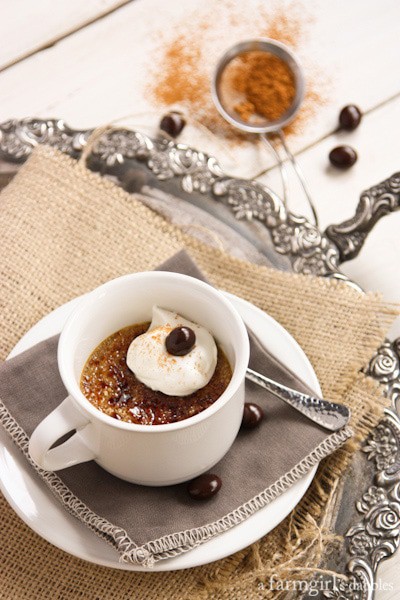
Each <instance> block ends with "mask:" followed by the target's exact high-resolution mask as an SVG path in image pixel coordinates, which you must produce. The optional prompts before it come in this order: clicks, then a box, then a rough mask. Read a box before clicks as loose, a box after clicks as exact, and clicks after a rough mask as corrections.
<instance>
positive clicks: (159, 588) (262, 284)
mask: <svg viewBox="0 0 400 600" xmlns="http://www.w3.org/2000/svg"><path fill="white" fill-rule="evenodd" d="M0 206H1V210H0V226H1V231H2V245H1V260H0V271H1V291H0V306H1V314H0V324H1V332H2V334H1V347H0V350H1V358H5V357H6V355H7V353H8V352H9V351H10V350H11V348H12V347H13V345H14V344H15V343H16V342H17V340H18V339H19V338H20V337H21V335H23V333H24V332H25V331H27V329H29V327H30V326H32V325H33V324H34V323H35V322H36V321H37V320H38V319H39V318H41V317H42V316H44V315H45V314H46V313H48V312H49V311H51V310H52V309H54V308H55V307H56V306H58V305H60V304H62V303H63V302H65V301H67V300H70V299H71V298H73V297H75V296H76V295H77V294H81V293H83V292H85V291H87V290H89V289H91V288H93V287H95V286H96V285H99V284H100V283H102V282H104V281H106V280H108V279H111V278H113V277H116V276H118V275H121V274H124V273H128V272H132V271H139V270H144V269H152V268H154V267H155V266H156V265H157V264H159V263H160V262H162V261H163V260H165V259H167V258H168V257H170V256H171V255H172V254H173V253H174V252H176V251H177V250H178V249H180V248H182V247H186V249H187V250H188V252H189V253H190V254H191V255H192V257H193V258H194V259H195V260H196V262H197V263H198V264H199V266H200V268H201V269H202V270H203V271H204V273H205V274H206V275H207V277H208V278H209V279H210V281H211V282H212V283H213V284H214V285H216V286H218V287H220V288H222V289H225V290H228V291H230V292H232V293H235V294H237V295H239V296H242V297H244V298H246V299H247V300H249V301H250V302H253V303H254V304H256V305H257V306H259V307H260V308H261V309H263V310H266V311H267V312H268V313H269V314H271V315H272V316H273V317H275V318H276V319H277V320H278V321H280V322H281V323H282V324H283V325H284V326H285V327H286V328H287V329H288V330H289V331H290V333H291V334H292V335H293V336H294V337H295V338H296V339H297V340H298V341H299V343H300V344H301V345H302V347H303V348H304V350H305V351H306V353H307V354H308V356H309V358H310V360H311V362H312V363H313V365H314V368H315V370H316V373H317V375H318V377H319V380H320V382H321V386H322V388H323V391H324V394H325V395H327V396H330V397H331V398H332V399H333V400H337V401H342V402H345V403H346V404H348V405H349V406H350V407H351V408H352V411H353V419H352V423H351V425H352V427H353V429H354V430H355V432H356V441H357V440H359V439H361V438H362V437H363V436H364V435H366V433H367V432H368V431H369V430H370V429H371V427H373V426H374V425H375V424H376V423H377V421H378V419H379V417H380V414H381V411H382V407H383V406H384V403H385V401H384V399H383V398H382V397H381V395H380V392H379V390H378V388H377V385H376V384H375V383H374V382H373V381H372V380H370V379H368V378H367V377H365V376H364V375H363V374H362V373H360V368H361V367H362V366H363V365H365V364H366V363H367V362H368V359H369V358H370V356H371V355H372V353H373V351H374V350H375V349H376V347H377V346H378V345H379V343H380V342H381V341H382V339H383V337H384V333H385V330H386V328H387V327H388V325H389V324H390V322H391V321H392V320H393V318H394V316H395V314H396V311H395V309H394V307H391V306H387V305H384V304H383V302H382V301H381V299H380V297H379V296H378V295H375V294H367V295H362V294H359V293H358V292H357V291H355V290H353V289H351V288H350V287H348V286H346V285H345V284H343V283H340V282H334V281H333V282H329V281H325V280H323V279H317V278H313V277H309V276H301V275H290V274H285V273H282V272H278V271H274V270H272V269H269V268H267V267H263V266H257V265H252V264H249V263H247V262H243V261H241V260H238V259H236V258H232V257H230V256H228V255H227V254H225V253H224V252H223V251H222V250H217V249H215V248H211V247H208V246H206V245H204V244H203V243H201V242H199V241H198V240H195V239H194V238H191V237H190V236H188V235H185V234H184V233H183V232H182V231H181V230H179V229H178V228H177V227H175V226H172V225H170V224H169V223H168V222H166V221H165V220H164V219H163V218H161V217H160V216H159V215H157V214H155V213H154V212H153V211H151V210H149V209H148V208H147V207H145V206H143V205H142V204H141V203H140V202H138V200H137V199H136V198H135V197H134V196H132V195H129V194H127V193H125V192H124V191H122V190H121V189H119V188H117V187H116V186H115V185H114V184H113V183H111V182H109V181H107V180H104V179H102V178H100V176H98V175H96V174H93V173H91V172H89V171H87V170H86V169H85V168H84V166H83V165H82V164H79V163H76V162H74V161H73V160H72V159H70V158H68V157H66V156H64V155H61V154H59V153H58V152H56V151H54V150H51V149H46V148H40V149H38V150H36V151H35V153H34V154H33V156H32V157H31V158H30V160H29V161H28V162H27V163H26V165H25V166H24V167H23V168H22V169H21V171H20V173H19V174H18V175H17V177H16V178H15V180H14V181H12V182H11V183H10V184H9V186H8V187H7V188H6V189H5V190H4V191H3V192H2V194H1V201H0ZM356 441H352V442H350V443H347V444H346V446H344V447H343V448H342V449H340V450H339V451H337V452H336V453H335V454H334V455H333V456H332V457H330V458H329V459H327V460H326V461H325V462H324V464H323V465H321V467H320V469H319V471H318V475H317V477H316V478H315V480H314V483H313V484H312V486H311V488H310V489H309V491H308V493H307V494H306V496H305V497H304V499H303V500H302V501H301V503H300V505H299V506H298V507H297V508H296V509H295V510H294V511H293V513H292V514H291V515H290V517H288V518H287V519H286V520H285V521H284V522H283V523H282V524H281V525H280V526H279V527H277V528H276V529H275V530H274V531H273V532H272V533H270V534H269V535H268V536H266V537H265V538H263V539H262V540H261V541H260V542H258V543H257V544H254V545H253V546H251V547H250V548H248V549H245V550H243V551H241V552H238V553H236V554H235V555H233V556H230V557H228V558H226V559H224V560H222V561H218V562H216V563H213V564H211V565H206V566H204V567H198V568H196V569H190V570H186V571H178V572H173V573H149V574H146V573H129V572H119V571H111V570H109V569H106V568H103V567H99V566H95V565H91V564H88V563H85V562H83V561H81V560H79V559H76V558H74V557H72V556H69V555H66V554H65V553H63V552H62V551H59V550H57V549H56V548H54V547H52V546H51V545H50V544H48V543H47V542H45V541H43V540H42V539H40V538H39V537H38V536H37V535H36V534H35V533H33V532H32V531H30V530H29V528H28V527H26V526H25V525H24V523H22V522H21V521H20V520H19V518H18V517H17V516H16V515H15V514H14V513H13V511H12V509H10V508H9V506H8V504H7V502H6V501H5V500H4V499H2V500H1V511H2V518H1V542H0V552H1V557H2V560H1V565H0V598H5V599H7V600H8V599H14V598H15V599H18V600H19V599H22V598H29V599H39V598H40V599H42V598H52V599H64V598H66V599H67V598H68V599H69V598H73V599H74V598H85V599H90V600H95V599H99V600H100V599H101V600H103V599H106V598H116V599H118V600H119V599H126V600H128V599H132V598H135V599H136V598H138V599H142V598H143V600H144V599H146V600H153V599H154V600H155V599H157V600H158V599H159V598H166V599H170V598H171V599H181V598H182V599H183V598H187V599H190V598H208V597H209V598H213V599H216V600H217V599H221V600H222V599H229V600H239V599H241V598H243V599H247V598H248V599H253V598H254V599H256V598H264V597H271V598H279V596H280V594H279V592H277V591H270V590H269V589H268V585H265V586H264V589H262V587H263V586H259V585H258V584H259V583H260V582H261V583H266V582H268V580H269V577H270V576H271V575H272V574H274V573H275V574H277V576H278V577H280V578H283V579H284V578H291V579H295V578H298V577H304V576H305V574H306V573H307V572H309V571H310V570H312V568H313V567H315V566H316V565H318V564H319V562H320V559H321V557H322V555H323V553H324V551H325V550H326V549H327V547H328V545H329V543H330V542H331V540H332V535H331V532H330V529H329V525H330V518H331V507H332V504H333V502H334V499H335V491H336V489H337V484H338V481H339V479H340V477H341V475H342V473H343V471H344V469H345V467H346V465H347V464H348V461H349V460H350V458H351V455H352V453H353V452H354V450H355V447H356Z"/></svg>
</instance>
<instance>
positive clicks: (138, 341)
mask: <svg viewBox="0 0 400 600" xmlns="http://www.w3.org/2000/svg"><path fill="white" fill-rule="evenodd" d="M231 377H232V369H231V366H230V364H229V362H228V359H227V358H226V356H225V354H224V352H223V350H222V349H221V348H220V347H219V345H218V344H217V343H216V341H215V340H214V338H213V336H212V335H211V333H210V332H209V331H208V330H207V329H206V328H205V327H202V326H201V325H198V324H197V323H194V322H192V321H188V320H187V319H185V318H183V317H182V316H180V315H178V314H176V313H173V312H171V311H168V310H165V309H163V308H160V307H158V306H154V307H153V314H152V321H151V323H149V322H145V323H136V324H133V325H129V326H128V327H124V328H123V329H120V330H119V331H117V332H115V333H113V334H112V335H110V336H109V337H108V338H106V339H105V340H103V341H102V342H101V343H100V344H99V345H98V346H97V348H95V350H94V351H93V352H92V353H91V355H90V356H89V358H88V360H87V362H86V364H85V366H84V368H83V371H82V375H81V381H80V386H81V390H82V392H83V394H84V395H85V397H86V398H87V399H88V400H89V401H90V402H91V403H92V404H93V406H95V407H96V408H97V409H99V410H100V411H101V412H103V413H105V414H107V415H109V416H110V417H113V418H115V419H118V420H120V421H125V422H127V423H135V424H139V425H162V424H166V423H174V422H176V421H181V420H183V419H187V418H189V417H192V416H193V415H196V414H197V413H200V412H201V411H203V410H205V409H206V408H208V407H209V406H211V405H212V404H213V403H214V402H215V401H216V400H217V399H218V398H219V397H220V396H221V395H222V393H223V392H224V390H225V389H226V388H227V386H228V384H229V381H230V380H231Z"/></svg>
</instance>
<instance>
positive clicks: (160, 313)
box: [126, 306, 217, 396]
mask: <svg viewBox="0 0 400 600" xmlns="http://www.w3.org/2000/svg"><path fill="white" fill-rule="evenodd" d="M182 326H184V327H190V329H192V330H193V331H194V333H195V335H196V342H195V344H194V346H193V348H192V349H191V350H190V352H189V353H188V354H185V355H184V356H174V355H172V354H169V352H168V351H167V349H166V345H165V340H166V338H167V336H168V335H169V334H170V333H171V331H172V330H173V329H175V328H176V327H182ZM126 362H127V365H128V367H129V368H130V369H131V371H133V373H134V374H135V376H136V377H137V379H139V381H141V382H142V383H144V384H145V385H147V387H149V388H151V389H152V390H156V391H159V392H163V393H164V394H167V395H168V396H187V395H189V394H193V392H196V391H197V390H199V389H200V388H202V387H204V386H205V385H207V383H208V382H209V381H210V379H211V377H212V376H213V373H214V371H215V367H216V365H217V345H216V343H215V340H214V338H213V336H212V335H211V334H210V332H209V331H207V329H205V327H202V326H201V325H197V323H192V321H188V320H187V319H184V318H183V317H181V316H180V315H178V314H176V313H173V312H170V311H169V310H165V309H163V308H160V307H158V306H154V307H153V318H152V321H151V324H150V327H149V329H148V330H147V331H146V332H145V333H143V334H142V335H139V336H138V337H137V338H135V339H134V340H133V341H132V343H131V345H130V346H129V348H128V353H127V357H126Z"/></svg>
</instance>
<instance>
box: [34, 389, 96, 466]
mask: <svg viewBox="0 0 400 600" xmlns="http://www.w3.org/2000/svg"><path fill="white" fill-rule="evenodd" d="M74 429H76V433H74V435H72V436H71V437H70V438H69V439H68V440H67V441H65V442H64V443H63V444H60V445H59V446H56V447H55V448H51V446H52V445H53V444H54V443H55V442H56V441H57V440H59V439H60V438H61V437H62V436H63V435H65V434H66V433H69V432H70V431H72V430H74ZM90 429H91V425H90V421H89V419H87V417H85V416H84V415H83V414H82V413H81V412H80V411H79V410H78V409H77V408H76V407H75V405H74V402H73V400H72V398H71V396H68V397H67V398H66V399H65V400H64V401H63V402H62V403H61V404H60V405H59V406H57V408H56V409H54V410H53V412H51V413H50V414H49V415H48V416H47V417H46V418H45V419H43V421H42V422H41V423H39V425H38V426H37V427H36V429H35V430H34V432H33V433H32V435H31V439H30V441H29V454H30V456H31V458H32V459H33V461H34V462H35V463H36V464H37V465H38V466H39V467H41V468H42V469H45V470H46V471H59V470H60V469H65V468H66V467H72V466H73V465H77V464H79V463H82V462H87V461H88V460H93V459H94V458H96V454H95V452H94V451H93V450H92V449H91V448H90V443H89V438H90Z"/></svg>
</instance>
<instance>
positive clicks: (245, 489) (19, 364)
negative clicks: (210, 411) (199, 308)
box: [0, 251, 351, 566]
mask: <svg viewBox="0 0 400 600" xmlns="http://www.w3.org/2000/svg"><path fill="white" fill-rule="evenodd" d="M160 270H167V271H174V272H179V273H185V274H187V275H191V276H193V277H198V278H201V279H204V277H203V276H202V274H201V273H200V271H199V270H198V269H197V267H196V265H195V264H194V263H193V261H192V260H191V259H190V257H189V256H188V255H187V254H186V252H184V251H181V252H179V253H178V254H176V255H175V256H174V257H173V258H172V259H170V260H168V261H167V262H166V263H164V264H163V265H162V266H161V267H160ZM183 312H184V310H183ZM255 333H257V332H255ZM250 338H251V358H250V366H251V367H252V368H253V369H255V370H256V371H259V372H261V373H263V374H265V375H267V376H268V377H271V378H273V379H276V380H278V381H280V382H282V383H284V384H286V385H288V386H290V387H294V388H297V389H299V390H302V391H306V392H310V391H312V390H310V389H309V388H308V387H307V386H306V385H305V384H304V383H303V382H301V381H300V380H299V379H298V378H297V377H296V376H295V375H294V374H293V373H292V372H291V371H289V370H288V369H287V368H286V367H285V366H284V365H283V364H281V363H280V362H279V361H278V360H277V359H276V358H274V357H273V356H272V355H271V354H269V352H268V351H267V350H266V349H265V348H263V347H262V346H261V345H260V343H259V342H258V341H257V339H256V337H255V336H253V335H250ZM57 343H58V336H56V337H53V338H51V339H48V340H46V341H44V342H41V343H40V344H37V345H36V346H34V347H33V348H31V349H30V350H27V351H26V352H24V353H22V354H20V355H18V356H17V357H15V358H13V359H10V360H8V361H6V362H5V363H3V365H2V366H1V367H0V399H1V402H0V420H1V423H2V425H3V426H4V427H5V429H6V430H7V431H8V433H9V434H10V436H11V437H12V438H13V440H14V442H15V443H16V444H17V445H18V446H19V447H20V448H21V450H22V451H23V452H24V454H25V455H26V456H27V458H28V460H30V458H29V455H28V453H27V447H28V439H29V436H30V435H31V434H32V432H33V430H34V429H35V427H36V426H37V425H38V424H39V423H40V421H42V419H43V418H44V417H45V416H46V415H48V414H49V413H50V412H51V411H52V410H53V409H54V408H55V407H56V406H57V405H58V404H59V403H60V402H62V400H64V398H65V397H66V395H67V393H66V390H65V388H64V386H63V384H62V381H61V378H60V376H59V373H58V367H57ZM246 402H255V403H257V404H259V405H260V406H262V408H263V409H264V411H265V414H266V418H265V419H264V421H263V422H262V423H261V425H260V426H259V427H258V428H257V429H255V430H251V431H240V432H239V434H238V437H237V439H236V441H235V442H234V444H233V446H232V447H231V449H230V450H229V452H228V453H227V455H226V456H225V457H224V458H223V459H222V460H221V461H220V462H219V463H218V464H217V465H215V466H214V467H213V469H212V471H213V472H215V473H217V474H218V475H219V476H220V477H221V479H222V489H221V491H220V492H219V493H218V494H217V495H216V496H215V497H213V498H212V499H210V500H209V501H207V502H204V503H199V502H198V501H196V500H193V499H191V498H190V497H189V496H188V494H187V492H186V484H179V485H174V486H168V487H158V488H157V487H145V486H140V485H135V484H131V483H128V482H125V481H122V480H120V479H118V478H116V477H114V476H113V475H110V474H109V473H107V472H106V471H104V470H103V469H102V468H101V467H99V466H98V465H97V464H96V463H95V462H93V461H92V462H88V463H83V464H80V465H77V466H74V467H70V468H68V469H64V470H62V471H58V472H57V474H55V473H50V472H47V471H43V470H41V469H38V468H37V467H35V465H33V463H32V461H30V462H31V464H32V465H33V467H34V468H36V471H37V473H38V475H39V476H40V477H41V478H42V479H43V481H44V482H45V483H46V484H47V485H48V486H49V488H50V489H51V490H52V492H53V493H54V495H55V496H56V497H58V499H59V500H60V501H61V502H62V503H63V504H64V505H65V508H66V509H67V510H68V511H69V512H71V513H72V514H74V515H75V516H76V517H77V518H78V519H79V520H80V521H82V522H83V523H84V524H85V525H87V526H88V527H90V528H91V529H92V530H94V531H95V532H96V533H97V534H98V535H99V536H101V537H103V538H105V539H106V540H107V541H108V542H109V543H111V544H113V546H114V547H115V549H116V550H117V551H118V553H119V554H120V559H121V560H122V561H125V562H132V563H137V564H142V565H146V566H151V565H152V564H154V562H155V561H158V560H162V559H167V558H170V557H171V556H177V555H178V554H181V553H183V552H187V551H188V550H190V549H191V548H193V547H195V546H198V545H199V544H201V543H203V542H205V541H207V540H208V539H210V538H211V537H214V536H216V535H218V534H219V533H222V532H224V531H226V530H227V529H229V528H231V527H233V526H234V525H237V524H238V523H240V522H242V521H243V520H245V519H246V518H247V517H249V516H250V515H251V514H253V513H254V512H255V511H257V510H258V509H259V508H261V507H263V506H265V505H267V504H268V503H269V502H271V500H273V499H274V498H276V497H278V496H279V495H280V494H282V493H283V492H284V491H286V490H287V489H288V488H289V487H290V486H291V485H292V484H293V483H294V482H295V481H297V480H298V479H300V478H301V477H303V476H304V475H305V474H306V473H307V472H308V471H309V470H310V469H312V467H313V466H315V465H316V464H317V463H318V462H319V461H320V460H321V459H323V458H324V457H325V456H327V455H329V454H330V453H332V452H333V451H334V450H335V449H336V448H338V447H339V446H340V445H342V444H343V443H344V442H345V441H346V440H347V439H348V438H349V437H350V436H351V430H350V429H349V428H347V427H346V428H344V429H343V430H341V431H339V432H336V433H333V434H332V433H328V432H327V431H326V430H324V429H323V428H321V427H320V426H319V425H316V424H314V423H312V422H311V421H309V420H308V419H306V418H305V417H304V416H303V415H301V414H300V413H298V412H297V411H295V410H294V409H292V408H291V407H289V406H288V405H287V404H285V403H284V402H283V401H281V400H279V399H277V398H275V397H274V396H273V395H272V394H270V393H269V392H267V391H266V390H264V389H262V388H261V387H259V386H257V385H256V384H253V383H251V382H247V383H246ZM160 460H162V457H160ZM182 460H184V457H182Z"/></svg>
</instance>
